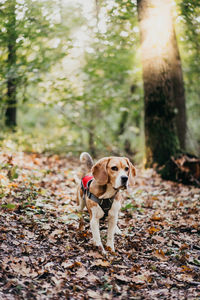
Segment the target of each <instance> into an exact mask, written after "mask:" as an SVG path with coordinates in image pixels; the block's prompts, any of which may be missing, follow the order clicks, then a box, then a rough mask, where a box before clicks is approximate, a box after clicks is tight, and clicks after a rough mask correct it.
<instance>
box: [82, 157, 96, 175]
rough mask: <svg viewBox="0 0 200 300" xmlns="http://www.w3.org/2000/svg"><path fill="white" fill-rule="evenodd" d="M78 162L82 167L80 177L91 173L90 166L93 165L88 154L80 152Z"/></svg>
mask: <svg viewBox="0 0 200 300" xmlns="http://www.w3.org/2000/svg"><path fill="white" fill-rule="evenodd" d="M80 162H81V165H82V173H83V174H82V175H83V176H84V175H86V174H87V173H89V172H90V171H91V169H92V166H93V164H94V163H93V159H92V157H91V156H90V154H89V153H87V152H82V153H81V155H80Z"/></svg>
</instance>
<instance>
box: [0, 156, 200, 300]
mask: <svg viewBox="0 0 200 300" xmlns="http://www.w3.org/2000/svg"><path fill="white" fill-rule="evenodd" d="M0 163H1V170H0V183H1V186H0V197H1V216H0V242H1V246H0V299H9V300H10V299H54V300H55V299H137V300H139V299H200V226H199V225H200V189H197V188H194V187H191V186H188V187H186V186H183V185H181V184H178V183H172V182H167V181H162V180H161V179H160V177H159V176H158V175H156V174H155V173H154V172H153V171H152V170H146V171H142V170H138V177H137V180H136V186H135V189H134V190H133V191H132V193H131V194H130V195H128V194H126V193H125V195H124V198H125V199H124V203H123V208H122V211H121V213H120V217H119V227H120V229H121V230H122V232H123V234H122V236H116V238H115V245H116V253H115V255H113V254H109V255H108V256H107V257H103V256H102V255H101V254H100V253H99V252H98V251H97V249H95V248H94V247H93V245H92V241H91V233H90V229H89V219H88V214H87V212H85V213H83V215H82V216H81V214H77V213H75V212H74V209H73V208H74V200H75V188H76V184H75V182H74V175H75V174H78V172H79V167H78V165H79V163H78V162H77V161H76V160H75V159H72V158H60V157H58V156H57V155H54V156H51V157H46V156H41V155H36V154H29V155H28V154H24V153H16V154H4V153H1V154H0ZM106 228H107V224H105V223H102V224H101V233H102V239H103V241H105V237H106Z"/></svg>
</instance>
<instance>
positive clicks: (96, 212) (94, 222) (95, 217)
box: [90, 206, 105, 253]
mask: <svg viewBox="0 0 200 300" xmlns="http://www.w3.org/2000/svg"><path fill="white" fill-rule="evenodd" d="M91 211H92V216H91V220H90V228H91V231H92V237H93V241H94V244H95V245H96V246H97V247H99V246H100V247H101V248H102V251H103V253H105V250H104V247H103V245H102V242H101V236H100V230H99V220H100V219H101V218H102V217H103V215H104V213H103V211H102V209H101V208H100V207H99V206H95V207H93V208H92V209H91Z"/></svg>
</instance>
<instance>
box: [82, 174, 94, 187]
mask: <svg viewBox="0 0 200 300" xmlns="http://www.w3.org/2000/svg"><path fill="white" fill-rule="evenodd" d="M93 178H94V176H92V175H86V176H85V177H83V178H82V180H81V187H82V189H83V190H84V191H85V190H88V188H89V184H90V182H91V181H92V179H93Z"/></svg>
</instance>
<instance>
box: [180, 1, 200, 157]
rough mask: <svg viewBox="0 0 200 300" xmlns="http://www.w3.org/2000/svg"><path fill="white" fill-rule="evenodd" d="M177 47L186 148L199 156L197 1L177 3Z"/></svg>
mask: <svg viewBox="0 0 200 300" xmlns="http://www.w3.org/2000/svg"><path fill="white" fill-rule="evenodd" d="M178 8H179V18H178V19H177V20H178V21H177V22H178V24H177V25H178V30H179V45H180V49H181V54H182V64H183V71H184V72H183V74H184V81H185V90H186V99H187V114H188V129H189V130H188V148H189V150H190V151H192V152H194V153H196V154H197V155H199V154H200V152H199V143H200V132H199V127H200V118H199V114H200V104H199V97H200V86H199V76H200V65H199V60H200V50H199V45H200V34H199V33H200V31H199V28H200V18H199V15H200V2H199V1H198V0H189V1H188V0H187V1H186V0H183V1H179V7H178Z"/></svg>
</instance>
